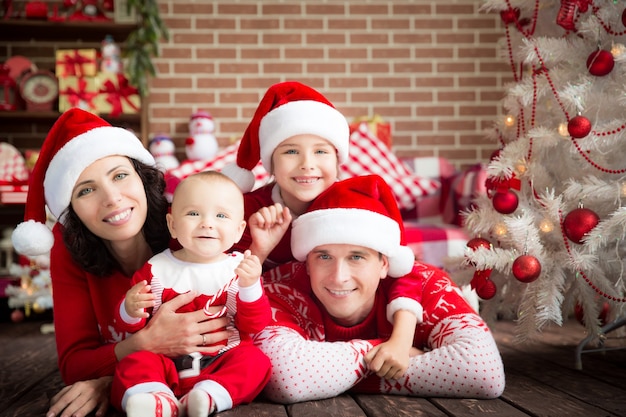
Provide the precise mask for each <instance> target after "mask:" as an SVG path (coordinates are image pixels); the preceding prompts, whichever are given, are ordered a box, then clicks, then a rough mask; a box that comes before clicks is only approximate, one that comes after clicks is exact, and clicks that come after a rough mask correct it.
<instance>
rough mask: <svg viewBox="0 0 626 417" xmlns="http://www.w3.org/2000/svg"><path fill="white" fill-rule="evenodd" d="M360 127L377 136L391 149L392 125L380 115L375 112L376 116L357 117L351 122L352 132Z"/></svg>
mask: <svg viewBox="0 0 626 417" xmlns="http://www.w3.org/2000/svg"><path fill="white" fill-rule="evenodd" d="M358 129H365V131H368V132H369V133H370V134H372V135H374V136H376V137H377V138H378V139H379V140H380V141H381V142H382V143H384V144H385V145H387V147H388V148H389V149H391V125H390V124H389V123H387V122H385V121H384V120H383V118H382V117H380V116H379V115H377V114H375V115H374V116H361V117H357V118H355V119H354V120H353V121H352V123H350V132H354V131H355V130H358Z"/></svg>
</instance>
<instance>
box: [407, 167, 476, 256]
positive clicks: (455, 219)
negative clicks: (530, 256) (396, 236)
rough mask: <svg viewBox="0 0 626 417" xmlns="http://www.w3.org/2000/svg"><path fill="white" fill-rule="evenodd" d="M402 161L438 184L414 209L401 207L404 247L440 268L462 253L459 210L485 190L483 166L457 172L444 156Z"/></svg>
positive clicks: (464, 239)
mask: <svg viewBox="0 0 626 417" xmlns="http://www.w3.org/2000/svg"><path fill="white" fill-rule="evenodd" d="M402 162H403V163H404V164H405V165H406V166H408V167H410V168H411V170H412V171H413V172H415V173H416V174H417V175H419V176H421V177H423V178H431V179H435V180H437V181H439V182H440V183H441V188H440V189H439V190H437V192H436V193H435V194H431V195H427V196H422V197H420V198H419V199H418V203H417V206H416V207H415V208H414V209H412V210H403V212H402V217H403V219H404V226H405V232H406V240H407V246H409V247H410V248H411V250H413V253H415V256H416V258H417V259H419V260H421V261H423V262H426V263H429V264H432V265H435V266H438V267H443V261H444V259H445V258H446V257H449V256H462V255H463V254H464V252H465V247H466V244H467V241H468V240H469V236H468V235H467V233H466V231H465V230H464V229H463V227H462V223H463V218H462V216H461V212H462V211H464V210H467V209H469V208H470V206H471V204H472V201H473V199H474V198H476V197H477V196H478V195H481V194H484V193H485V192H486V189H485V179H486V177H487V171H486V167H485V166H484V165H482V164H476V165H473V166H471V167H469V168H467V169H465V170H463V171H457V170H456V168H455V167H454V166H453V165H452V164H451V163H450V162H449V161H448V160H447V159H445V158H438V157H417V158H403V159H402Z"/></svg>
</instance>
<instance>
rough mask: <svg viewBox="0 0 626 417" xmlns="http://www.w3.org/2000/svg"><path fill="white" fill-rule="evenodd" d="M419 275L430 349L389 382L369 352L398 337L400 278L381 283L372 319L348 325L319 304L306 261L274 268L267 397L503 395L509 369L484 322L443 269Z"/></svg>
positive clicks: (269, 288) (263, 344) (424, 339)
mask: <svg viewBox="0 0 626 417" xmlns="http://www.w3.org/2000/svg"><path fill="white" fill-rule="evenodd" d="M413 274H416V275H419V276H421V278H422V280H421V282H422V284H423V293H422V307H423V309H424V311H423V321H422V322H421V323H418V325H417V327H416V333H415V338H414V342H413V346H415V347H416V348H418V349H420V350H423V351H424V352H425V353H424V354H422V355H418V356H415V357H413V358H411V360H410V364H409V369H408V371H407V372H406V373H405V375H404V376H403V377H402V378H400V379H398V380H385V379H382V378H379V377H377V376H376V375H374V374H372V373H371V372H369V371H368V370H367V366H366V365H365V361H364V356H365V354H366V353H367V351H368V350H369V349H371V348H372V347H373V346H375V345H377V344H379V343H381V342H382V341H384V340H386V339H387V338H388V337H389V336H390V334H391V331H392V325H391V323H390V322H389V321H388V320H387V314H385V312H386V311H385V310H386V308H387V307H386V306H387V305H388V304H389V303H390V301H391V300H390V295H391V294H393V291H392V288H391V287H392V286H393V285H394V284H396V283H395V282H394V281H396V280H393V279H385V280H382V281H381V283H380V285H379V288H378V292H377V295H376V302H375V306H374V308H373V309H372V312H371V313H370V315H369V316H368V317H367V318H366V319H365V321H363V322H362V323H360V324H358V325H356V326H353V327H343V326H339V325H337V324H336V323H335V322H334V321H333V320H332V318H331V317H329V316H328V314H325V311H324V309H322V308H320V305H319V303H318V302H317V301H316V299H315V297H314V295H313V293H312V291H311V287H310V284H309V278H308V276H307V273H306V267H305V265H304V264H303V263H299V262H293V263H289V264H285V265H283V266H281V267H278V268H276V269H274V270H272V271H269V272H268V273H267V274H266V276H265V286H266V292H267V294H268V296H269V298H270V302H271V304H272V314H273V323H272V324H271V325H270V326H268V327H267V328H266V329H265V330H263V331H262V332H261V333H259V334H257V335H256V337H255V343H256V344H257V345H258V346H259V347H260V348H261V349H262V350H263V352H264V353H265V354H266V355H268V357H269V358H270V360H271V362H272V367H273V374H272V377H271V379H270V382H269V383H268V385H267V386H266V388H265V394H266V395H267V396H268V398H270V399H272V400H274V401H277V402H281V403H295V402H300V401H308V400H316V399H322V398H330V397H333V396H336V395H339V394H341V393H343V392H346V391H354V392H361V393H377V394H397V395H410V396H425V397H426V396H427V397H457V398H496V397H498V396H500V395H501V394H502V392H503V390H504V385H505V378H504V367H503V364H502V359H501V357H500V354H499V352H498V349H497V346H496V344H495V341H494V339H493V336H492V334H491V332H490V330H489V328H488V327H487V325H486V324H485V322H484V321H483V320H482V319H481V318H480V317H479V316H478V315H477V314H476V313H475V312H474V311H473V310H472V308H471V307H470V306H469V305H468V304H467V302H466V301H465V299H464V298H463V296H462V295H461V293H460V290H459V289H458V287H456V285H454V283H452V281H451V280H450V279H449V278H448V276H447V275H446V274H445V273H444V272H443V271H441V270H440V269H437V268H434V267H432V266H430V265H425V264H421V263H417V262H416V264H415V267H414V269H413ZM329 342H330V343H329Z"/></svg>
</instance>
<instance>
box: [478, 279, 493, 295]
mask: <svg viewBox="0 0 626 417" xmlns="http://www.w3.org/2000/svg"><path fill="white" fill-rule="evenodd" d="M497 290H498V289H497V288H496V284H494V283H493V281H492V280H490V279H487V280H486V281H485V282H484V283H483V285H481V286H480V287H479V288H476V295H478V296H479V297H480V298H482V299H483V300H490V299H492V298H493V297H494V296H495V295H496V292H497Z"/></svg>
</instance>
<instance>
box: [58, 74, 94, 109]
mask: <svg viewBox="0 0 626 417" xmlns="http://www.w3.org/2000/svg"><path fill="white" fill-rule="evenodd" d="M97 95H98V88H97V87H96V80H95V78H94V77H64V78H59V111H60V112H61V113H63V112H64V111H66V110H68V109H70V108H72V107H79V108H81V109H83V110H87V111H90V112H93V111H95V104H94V99H95V98H96V96H97Z"/></svg>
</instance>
